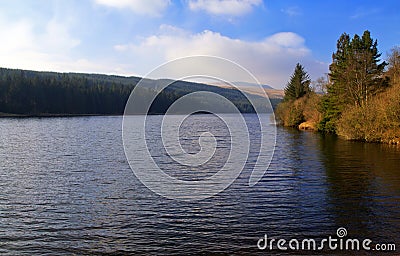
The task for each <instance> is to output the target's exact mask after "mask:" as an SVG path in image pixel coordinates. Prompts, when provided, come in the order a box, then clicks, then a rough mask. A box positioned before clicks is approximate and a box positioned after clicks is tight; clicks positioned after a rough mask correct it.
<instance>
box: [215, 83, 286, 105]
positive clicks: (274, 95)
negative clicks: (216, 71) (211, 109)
mask: <svg viewBox="0 0 400 256" xmlns="http://www.w3.org/2000/svg"><path fill="white" fill-rule="evenodd" d="M233 84H234V85H235V86H237V87H239V88H240V90H242V91H244V92H246V93H250V94H254V95H258V96H261V97H265V95H264V93H260V90H259V85H258V84H254V83H247V82H233ZM210 85H213V86H218V87H220V88H230V89H233V88H234V87H233V86H231V85H229V84H226V83H210ZM261 87H262V88H263V89H264V92H265V93H266V94H267V95H268V98H269V99H270V100H271V103H272V105H275V102H276V101H279V100H282V99H283V96H284V95H285V92H284V90H277V89H274V88H273V87H271V86H269V85H261Z"/></svg>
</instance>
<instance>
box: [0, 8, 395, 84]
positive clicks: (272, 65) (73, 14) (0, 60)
mask: <svg viewBox="0 0 400 256" xmlns="http://www.w3.org/2000/svg"><path fill="white" fill-rule="evenodd" d="M399 10H400V1H397V0H393V1H384V0H382V1H376V0H375V1H368V0H364V1H349V0H346V1H344V0H337V1H294V0H293V1H285V0H282V1H267V0H265V1H262V0H69V1H57V0H31V1H29V0H1V1H0V31H1V34H2V36H1V39H0V66H1V67H7V68H22V69H32V70H46V71H62V72H91V73H106V74H120V75H138V76H144V75H146V74H147V73H149V72H150V71H151V70H153V69H154V68H156V67H157V66H159V65H160V64H162V63H164V62H166V61H169V60H173V59H175V58H179V57H184V56H190V55H213V56H219V57H223V58H227V59H229V60H232V61H235V62H237V63H238V64H240V65H242V66H244V67H245V68H247V69H248V70H249V71H251V72H252V73H253V74H254V75H255V76H256V78H257V79H258V80H259V81H260V82H261V83H265V84H269V85H272V86H273V87H275V88H282V87H284V86H285V84H286V82H287V80H288V77H289V76H290V74H291V73H292V72H293V69H294V66H295V64H296V63H297V62H300V63H302V64H303V65H304V66H305V68H306V70H307V71H308V72H309V73H310V74H311V77H312V78H313V79H316V78H318V77H320V76H323V75H324V73H327V72H328V65H329V63H330V62H331V55H332V52H333V51H335V47H336V40H337V39H338V38H339V36H340V34H341V33H343V32H347V33H349V34H351V35H353V34H354V33H357V34H362V32H363V31H364V30H366V29H368V30H370V31H371V33H372V37H373V38H376V39H378V46H379V49H380V51H381V52H382V53H383V57H384V56H385V53H386V52H387V51H389V50H390V48H392V47H393V46H395V45H399V44H400V30H399V29H398V24H400V14H399Z"/></svg>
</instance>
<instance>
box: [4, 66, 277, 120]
mask: <svg viewBox="0 0 400 256" xmlns="http://www.w3.org/2000/svg"><path fill="white" fill-rule="evenodd" d="M140 79H141V78H139V77H122V76H108V75H99V74H78V73H55V72H37V71H27V70H16V69H4V68H0V113H2V115H5V114H17V115H29V116H36V115H37V116H40V115H63V114H65V115H84V114H99V115H120V114H123V112H124V108H125V104H126V101H127V99H128V98H129V95H130V93H131V91H132V89H133V88H134V86H135V85H136V84H137V83H138V82H139V81H140ZM160 82H162V81H161V80H146V83H148V84H149V88H148V89H149V90H152V88H154V87H156V86H157V84H158V83H160ZM195 91H210V92H215V93H218V94H220V95H223V96H224V97H226V98H228V99H229V100H230V101H232V102H233V103H234V104H235V105H236V106H237V107H238V109H239V110H240V111H241V112H244V113H248V112H253V111H254V109H253V107H252V106H251V105H250V103H249V102H248V100H247V99H246V98H245V97H244V95H243V94H242V93H241V92H240V91H237V90H233V89H226V88H218V87H215V86H209V85H205V84H198V83H190V82H184V81H176V82H173V83H172V84H171V85H170V86H168V87H167V88H166V89H164V90H163V92H162V93H160V94H159V95H158V97H157V98H156V100H155V102H154V103H153V105H152V107H151V108H150V113H151V114H162V113H165V111H166V110H167V109H168V107H169V106H170V105H171V104H172V103H173V102H174V101H175V100H176V99H178V98H179V97H181V96H183V95H186V94H188V93H191V92H195ZM142 93H146V92H142ZM255 97H256V99H257V97H258V96H255ZM204 100H205V99H202V102H203V104H206V103H207V102H206V100H205V102H204ZM261 101H262V99H261V98H260V102H261ZM275 101H277V100H276V99H275ZM273 104H274V105H276V104H277V102H273Z"/></svg>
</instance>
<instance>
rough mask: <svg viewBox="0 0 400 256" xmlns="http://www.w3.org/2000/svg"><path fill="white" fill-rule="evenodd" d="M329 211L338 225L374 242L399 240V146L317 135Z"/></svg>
mask: <svg viewBox="0 0 400 256" xmlns="http://www.w3.org/2000/svg"><path fill="white" fill-rule="evenodd" d="M318 145H319V148H320V152H321V162H322V163H323V164H324V166H325V170H326V175H327V182H328V183H327V185H328V194H327V195H328V205H329V211H330V212H331V213H332V215H333V216H334V217H335V220H334V221H335V223H336V225H337V226H338V227H340V226H343V227H347V228H348V229H349V230H350V232H352V234H359V235H363V236H364V237H369V238H375V239H376V241H387V242H390V241H392V242H394V241H393V240H394V239H395V240H397V242H399V236H398V234H399V233H398V232H399V228H400V215H399V213H400V168H399V166H400V150H399V148H396V147H393V146H389V145H380V144H365V143H359V142H352V141H345V140H341V139H338V138H336V137H334V136H328V135H327V136H323V135H320V136H319V143H318Z"/></svg>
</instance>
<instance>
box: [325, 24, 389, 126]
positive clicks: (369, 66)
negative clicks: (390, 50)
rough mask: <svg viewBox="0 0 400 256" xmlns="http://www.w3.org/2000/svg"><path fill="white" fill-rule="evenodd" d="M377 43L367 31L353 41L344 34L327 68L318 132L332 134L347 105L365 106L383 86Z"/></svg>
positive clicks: (384, 64) (382, 68)
mask: <svg viewBox="0 0 400 256" xmlns="http://www.w3.org/2000/svg"><path fill="white" fill-rule="evenodd" d="M377 46H378V43H377V41H376V40H373V39H372V38H371V34H370V32H369V31H368V30H366V31H364V33H363V35H362V36H361V37H360V36H359V35H357V34H356V35H354V37H353V39H350V36H349V35H348V34H346V33H343V34H342V35H341V36H340V38H339V40H338V42H337V51H336V52H335V53H333V55H332V64H331V65H330V66H329V70H330V73H329V77H330V80H331V81H330V83H329V85H328V87H327V92H328V93H327V95H325V96H324V98H323V100H322V107H323V111H324V117H323V120H322V122H321V124H320V127H319V128H320V129H321V130H325V131H329V132H335V130H336V122H337V120H338V119H339V117H340V115H341V113H342V111H343V110H344V109H345V108H346V106H348V105H353V106H359V107H361V106H365V105H367V104H368V101H369V99H370V98H371V96H372V95H374V94H376V93H377V92H378V91H379V90H380V89H382V88H383V86H384V85H385V80H384V79H383V78H382V75H383V71H384V69H385V66H386V65H387V64H386V63H385V62H380V59H379V58H380V56H381V54H380V53H379V52H378V47H377Z"/></svg>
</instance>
